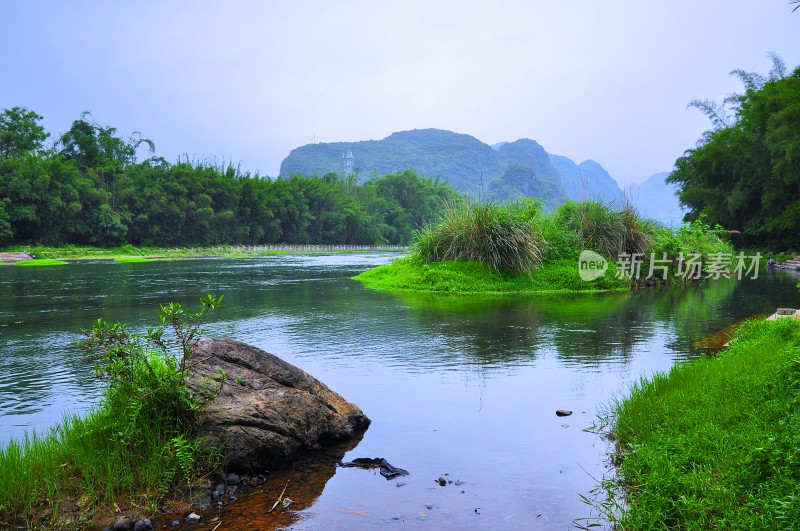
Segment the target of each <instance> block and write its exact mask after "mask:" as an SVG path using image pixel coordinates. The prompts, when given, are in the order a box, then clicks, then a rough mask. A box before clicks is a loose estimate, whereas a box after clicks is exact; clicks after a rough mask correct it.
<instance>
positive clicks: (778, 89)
mask: <svg viewBox="0 0 800 531" xmlns="http://www.w3.org/2000/svg"><path fill="white" fill-rule="evenodd" d="M772 60H773V68H772V70H771V71H770V73H769V75H768V76H767V77H766V78H765V77H763V76H761V75H759V74H756V73H750V72H744V71H742V70H735V71H733V72H732V73H733V74H735V75H737V76H738V77H739V78H740V79H741V80H742V82H743V84H744V87H745V92H744V93H743V94H734V95H732V96H729V97H727V98H726V99H725V100H724V102H723V103H722V104H717V103H715V102H713V101H709V100H703V101H693V102H692V103H691V105H693V106H695V107H697V108H698V109H700V110H701V111H703V112H704V113H705V114H706V115H707V116H708V117H709V118H710V119H711V121H712V123H713V125H714V129H713V130H712V131H709V132H707V133H706V134H705V135H704V136H703V138H702V139H701V140H700V142H699V143H698V146H697V147H696V148H694V149H690V150H688V151H687V152H686V154H685V155H684V156H683V157H681V158H680V159H678V161H677V162H676V163H675V170H674V171H673V172H672V173H671V174H670V176H669V178H668V182H671V183H675V184H678V185H680V187H681V191H680V194H679V198H680V201H681V203H683V204H684V205H686V206H687V207H689V208H690V209H691V211H690V213H689V214H688V216H687V219H699V217H700V216H701V215H706V216H708V219H709V221H710V222H712V223H719V224H721V225H724V226H725V227H727V228H729V229H733V230H737V231H739V232H741V236H740V237H739V238H740V242H739V243H740V245H741V246H745V247H760V248H764V247H772V248H774V249H794V248H797V247H798V245H800V178H798V176H799V175H800V156H799V155H800V107H798V103H797V102H798V101H799V100H800V67H798V68H797V69H795V71H794V72H793V73H791V74H787V71H786V67H785V65H784V64H783V62H782V61H781V60H780V58H778V57H777V56H774V55H773V56H772Z"/></svg>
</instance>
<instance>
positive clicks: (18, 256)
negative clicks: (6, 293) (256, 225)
mask: <svg viewBox="0 0 800 531" xmlns="http://www.w3.org/2000/svg"><path fill="white" fill-rule="evenodd" d="M26 250H27V251H28V252H29V253H30V254H31V255H32V256H34V257H35V259H36V260H33V262H36V261H39V260H43V259H50V260H62V261H64V260H69V261H84V260H115V261H118V262H132V261H142V260H143V259H149V260H181V259H186V258H213V257H225V258H246V257H250V256H268V255H283V254H323V253H324V254H334V253H366V252H398V253H400V252H405V251H407V250H408V248H407V247H404V246H398V245H377V246H376V245H289V244H273V245H225V246H215V247H175V248H164V247H134V246H132V245H125V246H122V247H111V248H103V247H83V246H72V245H70V246H65V247H41V246H37V247H19V246H17V247H9V248H7V249H5V250H4V251H3V252H0V265H8V264H13V263H19V262H22V261H23V252H24V251H26Z"/></svg>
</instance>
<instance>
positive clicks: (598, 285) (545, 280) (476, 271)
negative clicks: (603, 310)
mask: <svg viewBox="0 0 800 531" xmlns="http://www.w3.org/2000/svg"><path fill="white" fill-rule="evenodd" d="M611 267H612V268H613V264H611ZM355 279H356V280H359V281H361V282H363V283H364V285H365V286H367V287H368V288H372V289H378V290H383V291H398V292H403V291H408V292H418V293H464V294H467V293H469V294H475V293H480V294H486V295H491V294H501V293H557V292H573V291H583V292H591V291H607V290H627V289H629V287H630V284H629V282H628V281H626V280H625V279H613V276H612V275H609V278H606V277H601V278H600V279H598V280H595V281H593V282H584V281H583V280H581V279H580V277H579V276H578V267H577V262H576V261H573V260H557V261H554V262H549V263H546V264H543V265H542V266H540V267H538V268H536V269H535V270H534V271H533V272H532V273H531V274H518V273H507V274H503V273H496V272H494V271H493V270H492V269H491V268H490V267H489V266H487V265H484V264H482V263H481V262H477V261H468V262H465V261H455V260H452V261H446V262H432V263H425V262H423V261H422V260H421V259H420V258H419V256H416V255H414V256H409V257H406V258H400V259H397V260H395V261H394V262H392V263H391V264H389V265H383V266H378V267H376V268H374V269H371V270H369V271H365V272H363V273H361V274H360V275H358V276H356V277H355Z"/></svg>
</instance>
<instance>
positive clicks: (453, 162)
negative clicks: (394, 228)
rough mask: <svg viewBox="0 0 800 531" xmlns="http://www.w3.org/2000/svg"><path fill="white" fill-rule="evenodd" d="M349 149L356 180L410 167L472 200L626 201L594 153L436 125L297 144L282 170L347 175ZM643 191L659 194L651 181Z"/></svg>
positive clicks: (549, 205)
mask: <svg viewBox="0 0 800 531" xmlns="http://www.w3.org/2000/svg"><path fill="white" fill-rule="evenodd" d="M348 151H350V152H352V153H353V160H354V164H353V168H354V169H355V171H356V178H357V180H359V181H362V182H363V181H365V180H367V179H369V178H371V177H377V176H382V175H385V174H388V173H395V172H402V171H405V170H408V169H413V170H415V171H417V172H418V173H420V174H421V175H423V176H425V177H432V178H439V179H441V180H443V181H446V182H447V183H448V184H450V186H452V187H453V188H454V189H455V190H457V191H458V192H460V193H464V194H467V195H468V196H470V197H472V198H475V199H478V198H485V199H490V200H497V201H515V200H518V199H523V198H526V197H538V198H539V199H541V200H542V201H543V203H544V207H545V208H546V209H547V210H553V209H555V208H557V207H558V206H559V205H561V204H563V203H564V202H566V201H568V200H573V201H584V200H594V201H601V202H606V203H615V204H617V205H621V204H622V202H623V201H625V193H624V192H623V190H622V189H621V188H620V186H619V184H618V183H617V181H616V180H614V178H613V177H612V176H611V175H610V174H609V173H608V171H606V169H605V168H603V166H602V165H601V164H599V163H598V162H596V161H594V160H592V159H586V160H584V161H582V162H581V163H579V164H578V163H576V162H575V161H573V160H572V159H570V158H569V157H565V156H563V155H556V154H552V153H548V152H547V151H546V150H545V149H544V148H543V147H542V146H541V145H540V144H539V143H538V142H536V141H535V140H532V139H529V138H522V139H518V140H515V141H511V142H498V143H496V144H493V145H488V144H486V143H484V142H482V141H480V140H478V139H477V138H475V137H473V136H471V135H467V134H463V133H455V132H452V131H447V130H444V129H435V128H428V129H411V130H407V131H397V132H394V133H392V134H390V135H389V136H387V137H386V138H383V139H381V140H359V141H355V142H329V143H319V144H307V145H305V146H300V147H297V148H295V149H293V150H292V151H291V152H290V153H289V155H288V156H287V157H286V158H285V159H284V160H283V162H282V163H281V167H280V176H281V177H290V176H292V175H295V174H301V175H320V176H321V175H325V174H328V173H342V172H343V170H344V156H345V153H347V152H348ZM662 184H663V183H662ZM639 190H640V189H637V191H639ZM642 190H643V191H644V193H647V194H651V193H653V194H660V193H661V192H659V191H658V190H657V187H656V186H654V185H653V186H649V187H648V188H645V189H642ZM634 204H636V202H634ZM648 204H650V203H648ZM652 204H653V205H657V204H658V201H657V200H656V201H654V202H652Z"/></svg>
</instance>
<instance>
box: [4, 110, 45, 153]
mask: <svg viewBox="0 0 800 531" xmlns="http://www.w3.org/2000/svg"><path fill="white" fill-rule="evenodd" d="M41 119H42V117H41V116H39V115H38V114H36V113H35V112H33V111H31V110H28V108H27V107H13V108H11V109H3V113H2V114H0V159H9V158H14V157H22V156H24V155H29V154H32V153H37V152H39V151H41V150H42V145H43V143H44V141H45V140H46V139H47V137H48V136H50V133H47V132H45V130H44V128H43V127H42V126H41V125H39V121H40V120H41Z"/></svg>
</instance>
